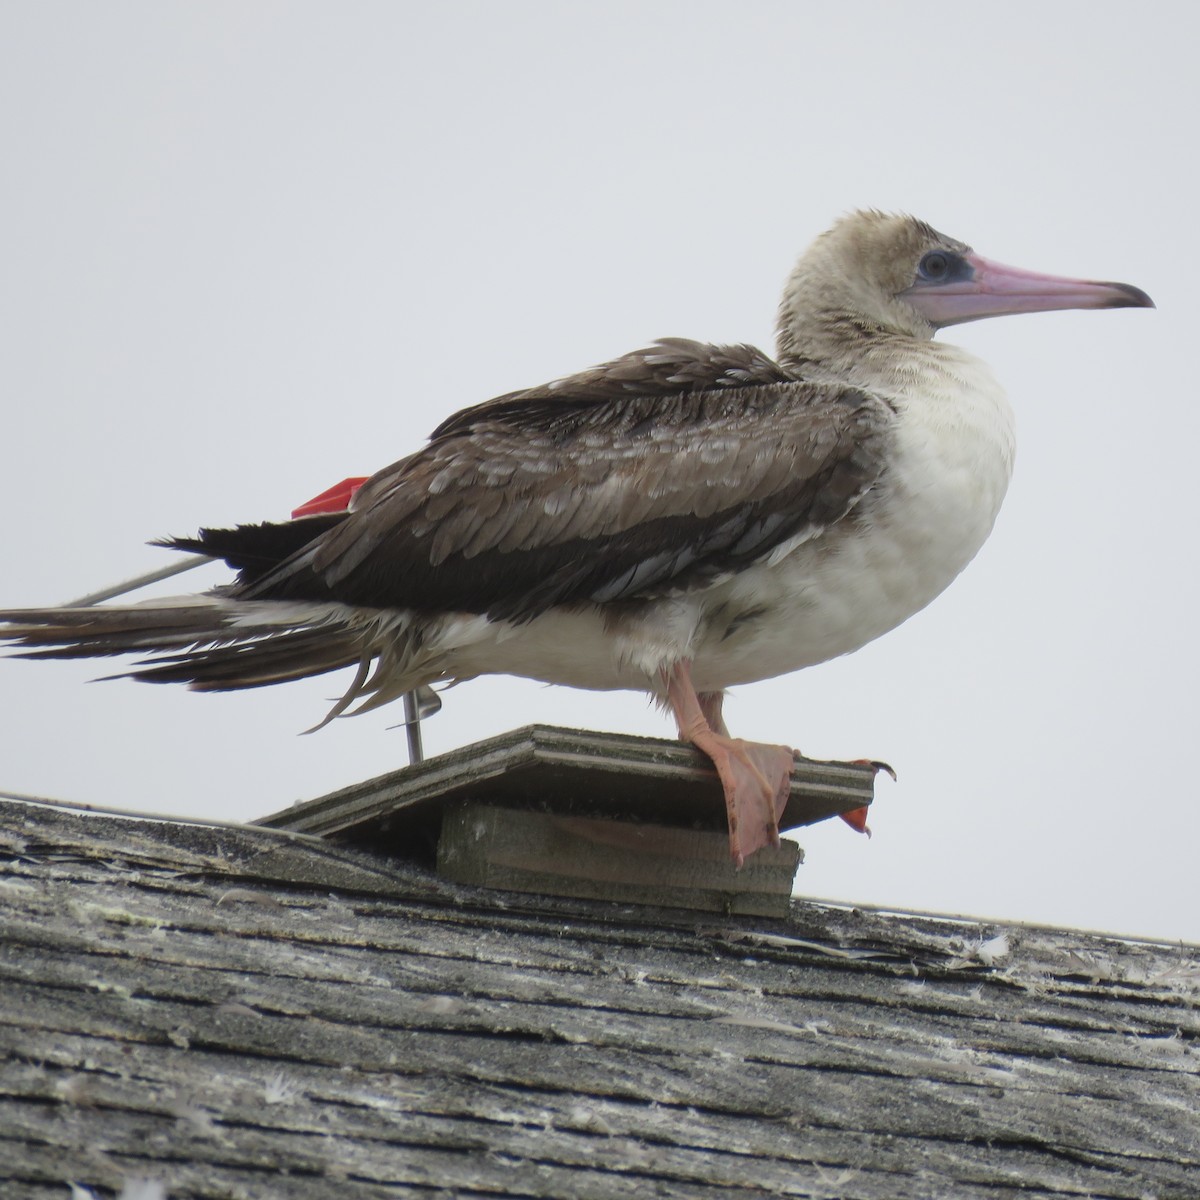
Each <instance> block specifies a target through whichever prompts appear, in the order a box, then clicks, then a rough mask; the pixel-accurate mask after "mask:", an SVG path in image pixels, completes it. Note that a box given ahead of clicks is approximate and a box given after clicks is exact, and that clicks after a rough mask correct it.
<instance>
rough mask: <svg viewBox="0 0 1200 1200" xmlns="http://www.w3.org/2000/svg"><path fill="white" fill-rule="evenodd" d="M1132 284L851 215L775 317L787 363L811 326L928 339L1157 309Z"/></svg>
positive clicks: (918, 227)
mask: <svg viewBox="0 0 1200 1200" xmlns="http://www.w3.org/2000/svg"><path fill="white" fill-rule="evenodd" d="M1153 307H1154V302H1153V301H1152V300H1151V299H1150V297H1149V296H1147V295H1146V293H1145V292H1143V291H1142V290H1141V289H1140V288H1136V287H1133V286H1131V285H1130V284H1127V283H1107V282H1098V281H1094V280H1088V279H1067V278H1064V277H1062V276H1058V275H1040V274H1037V273H1035V272H1032V271H1023V270H1019V269H1018V268H1016V267H1006V266H1003V265H1001V264H1000V263H996V262H992V261H990V260H989V259H986V258H983V257H982V256H980V255H978V254H976V253H975V252H974V251H973V250H972V249H971V247H970V246H967V245H965V244H964V243H963V242H959V241H956V240H955V239H954V238H952V237H947V236H946V235H945V234H944V233H939V232H938V231H937V230H936V229H934V228H933V227H932V226H930V225H927V224H926V223H925V222H924V221H918V220H917V219H916V218H915V217H909V216H902V215H894V214H890V213H881V212H874V211H866V212H856V213H851V214H850V215H849V216H846V217H843V218H842V219H841V220H840V221H839V222H838V223H837V224H836V225H835V226H834V227H833V228H832V229H830V230H829V231H828V232H826V233H824V234H822V235H821V236H820V237H819V238H817V240H816V241H815V242H814V243H813V244H812V246H811V247H809V249H808V251H807V253H805V255H804V257H803V258H801V259H800V261H799V263H797V265H796V269H795V270H794V271H793V272H792V275H791V277H790V278H789V280H788V284H787V288H786V290H785V292H784V297H783V303H782V305H781V307H780V313H779V342H780V352H781V355H783V356H787V355H793V356H797V355H798V356H803V354H804V349H805V346H804V342H805V339H806V338H811V337H813V336H814V334H815V332H816V330H815V328H814V325H824V326H825V327H826V328H827V329H832V330H836V329H839V328H840V329H842V331H843V333H846V332H849V333H850V335H851V336H853V335H854V334H853V331H860V332H864V333H865V332H870V331H872V330H877V331H880V332H884V333H891V334H899V335H901V336H907V337H913V338H918V339H928V338H931V337H933V335H934V334H935V333H936V332H937V331H938V330H939V329H942V328H944V327H945V326H947V325H958V324H961V323H962V322H964V321H977V320H979V319H980V318H982V317H998V316H1003V315H1005V314H1006V313H1023V312H1049V311H1051V310H1053V309H1063V308H1153Z"/></svg>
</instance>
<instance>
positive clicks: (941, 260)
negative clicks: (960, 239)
mask: <svg viewBox="0 0 1200 1200" xmlns="http://www.w3.org/2000/svg"><path fill="white" fill-rule="evenodd" d="M917 272H918V274H919V275H920V276H921V278H922V279H932V280H934V281H937V280H939V279H945V278H946V276H947V275H948V274H949V273H950V256H949V255H948V254H943V253H942V251H940V250H931V251H930V252H929V253H928V254H927V255H925V257H924V258H923V259H921V261H920V263H918V264H917Z"/></svg>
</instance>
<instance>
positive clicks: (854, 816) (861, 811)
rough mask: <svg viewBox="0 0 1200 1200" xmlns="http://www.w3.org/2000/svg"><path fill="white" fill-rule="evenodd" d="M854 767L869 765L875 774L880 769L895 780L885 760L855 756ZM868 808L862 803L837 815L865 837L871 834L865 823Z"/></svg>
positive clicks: (893, 772) (894, 773)
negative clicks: (859, 806) (858, 806)
mask: <svg viewBox="0 0 1200 1200" xmlns="http://www.w3.org/2000/svg"><path fill="white" fill-rule="evenodd" d="M853 762H854V765H855V766H856V767H870V768H871V769H872V770H873V771H874V772H875V774H876V775H878V774H879V772H880V771H884V772H886V773H887V774H888V775H890V776H891V777H892V780H893V781H895V778H896V772H895V771H893V770H892V768H891V767H890V766H888V764H887V763H885V762H878V761H877V760H876V759H873V758H856V759H854V760H853ZM868 811H869V810H868V809H867V807H866V806H865V805H864V806H863V807H862V808H852V809H851V810H850V811H849V812H844V813H838V816H840V817H841V818H842V820H843V821H845V822H846V824H847V825H849V826H850V828H851V829H855V830H857V831H858V832H859V833H865V834H866V835H867V837H870V836H871V827H870V826H869V825H868V824H867V812H868Z"/></svg>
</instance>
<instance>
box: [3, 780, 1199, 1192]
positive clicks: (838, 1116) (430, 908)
mask: <svg viewBox="0 0 1200 1200" xmlns="http://www.w3.org/2000/svg"><path fill="white" fill-rule="evenodd" d="M0 851H2V852H3V856H4V863H3V875H2V876H0V927H2V929H3V945H2V946H0V1195H2V1196H3V1197H5V1198H6V1200H8V1198H10V1197H12V1198H14V1200H32V1198H34V1197H36V1198H38V1200H42V1198H46V1200H49V1198H50V1197H54V1198H56V1200H66V1198H67V1197H68V1196H69V1195H70V1192H69V1190H68V1184H69V1183H72V1182H74V1183H77V1184H79V1185H83V1186H87V1187H90V1188H93V1189H95V1191H96V1194H97V1195H99V1196H105V1195H110V1194H111V1193H112V1191H113V1190H115V1189H117V1188H119V1187H120V1185H121V1183H122V1181H123V1180H125V1179H128V1178H131V1177H139V1176H142V1177H145V1176H151V1177H155V1178H158V1179H161V1180H162V1181H163V1183H164V1184H165V1185H166V1188H167V1192H168V1195H170V1196H171V1197H174V1198H175V1200H183V1198H187V1197H197V1198H198V1197H204V1198H206V1200H208V1198H213V1200H216V1198H218V1197H220V1198H226V1200H232V1198H238V1200H240V1198H245V1200H264V1198H268V1197H269V1198H274V1197H281V1198H292V1197H295V1198H297V1200H301V1198H303V1200H315V1198H317V1197H328V1196H332V1195H337V1196H338V1197H346V1198H348V1200H359V1198H363V1200H366V1198H368V1197H370V1198H372V1200H373V1198H375V1197H380V1198H382V1197H397V1196H408V1195H411V1196H464V1197H467V1196H491V1197H518V1196H520V1197H549V1196H561V1197H578V1198H580V1200H589V1198H593V1197H595V1198H600V1197H630V1198H633V1197H638V1198H639V1200H640V1198H642V1197H647V1196H660V1197H678V1198H680V1200H682V1198H685V1197H686V1198H693V1197H699V1198H704V1197H717V1196H740V1197H753V1196H768V1195H769V1196H776V1195H787V1196H814V1197H815V1196H820V1197H838V1198H840V1200H852V1198H855V1197H859V1198H862V1200H875V1198H882V1197H887V1198H899V1197H911V1198H912V1200H928V1198H930V1197H941V1196H953V1197H956V1198H958V1197H961V1198H965V1200H972V1198H975V1197H979V1198H982V1197H988V1198H989V1200H996V1198H997V1197H1003V1196H1006V1195H1012V1196H1014V1197H1015V1196H1016V1195H1017V1194H1018V1193H1019V1194H1020V1195H1021V1196H1022V1197H1029V1196H1038V1197H1050V1196H1053V1197H1083V1196H1094V1197H1113V1198H1122V1200H1124V1198H1129V1200H1134V1198H1142V1197H1147V1196H1154V1197H1158V1198H1160V1200H1166V1198H1172V1197H1180V1198H1182V1197H1195V1196H1196V1195H1197V1194H1200V1184H1198V1183H1197V1179H1198V1178H1200V1134H1198V1132H1197V1116H1196V1114H1197V1110H1198V1107H1200V1082H1198V1078H1197V1067H1198V1066H1200V1054H1198V1052H1197V1040H1196V1039H1197V1035H1198V1034H1200V1013H1198V1008H1197V1005H1198V1001H1200V968H1198V967H1197V961H1196V957H1195V950H1194V948H1188V947H1169V946H1162V945H1156V944H1146V943H1133V942H1128V941H1121V940H1117V939H1109V938H1102V937H1096V936H1088V935H1083V934H1078V933H1074V932H1064V931H1046V930H1034V929H1028V928H1013V929H1009V930H999V929H997V928H994V927H988V928H983V927H980V926H978V925H974V924H971V923H966V922H952V921H939V920H933V919H925V918H917V917H911V916H894V915H882V914H872V913H863V912H850V911H845V910H841V909H836V908H829V907H821V906H815V905H810V904H798V905H796V906H795V907H794V909H793V914H792V916H791V918H790V919H789V920H787V921H771V920H765V919H763V918H723V917H722V918H714V917H712V916H711V915H710V914H703V915H696V916H689V915H688V914H686V913H684V912H681V911H679V910H659V909H649V908H635V907H619V906H615V905H606V904H601V903H598V902H588V901H570V900H548V899H543V898H539V897H534V896H520V895H516V894H506V893H500V892H489V891H485V890H482V889H480V890H472V889H468V888H463V887H458V886H454V885H450V884H447V883H445V882H443V881H440V880H438V879H437V878H435V877H434V876H432V875H430V874H428V873H426V872H424V871H422V870H420V869H418V868H415V867H409V866H404V865H400V864H395V863H389V862H387V861H385V860H381V859H378V858H375V857H373V856H371V855H370V854H367V853H364V852H360V851H356V850H350V849H345V848H339V847H336V846H330V845H328V844H324V843H321V842H317V841H315V840H312V839H308V838H303V837H298V836H295V835H285V834H282V833H279V832H276V831H270V830H253V829H233V828H214V827H208V826H203V825H187V824H180V823H163V822H155V821H150V820H138V819H131V818H117V817H110V816H102V815H85V814H81V813H78V812H71V811H65V810H62V809H53V808H48V807H43V806H39V805H26V804H19V803H7V804H0Z"/></svg>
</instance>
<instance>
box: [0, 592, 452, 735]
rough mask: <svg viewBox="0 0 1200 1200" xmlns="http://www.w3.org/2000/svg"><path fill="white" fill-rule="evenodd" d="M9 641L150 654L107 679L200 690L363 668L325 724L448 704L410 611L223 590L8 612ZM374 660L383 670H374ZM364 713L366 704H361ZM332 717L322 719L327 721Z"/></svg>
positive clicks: (49, 652) (46, 651)
mask: <svg viewBox="0 0 1200 1200" xmlns="http://www.w3.org/2000/svg"><path fill="white" fill-rule="evenodd" d="M0 641H4V642H7V643H8V645H9V646H10V647H12V648H13V650H14V651H15V653H14V654H13V655H12V657H15V658H35V659H41V658H57V659H76V658H105V657H111V656H114V655H119V654H134V655H144V656H145V657H143V658H142V659H141V660H140V661H138V662H136V663H134V664H133V666H132V667H131V669H130V670H128V671H123V672H120V673H119V674H117V675H115V676H108V678H127V679H137V680H141V681H143V682H146V683H183V684H186V685H187V686H188V687H189V688H191V689H192V690H194V691H203V692H219V691H237V690H240V689H243V688H254V687H265V686H267V685H269V684H274V683H286V682H290V681H293V680H297V679H305V678H308V677H310V676H315V675H324V674H327V673H328V672H330V671H336V670H338V669H339V668H342V667H348V666H353V667H357V668H358V671H357V674H356V675H355V677H354V679H353V680H352V682H351V683H350V686H349V687H348V688H347V690H346V692H345V694H344V695H343V697H342V698H341V699H340V700H339V701H338V703H337V704H336V705H335V706H334V708H333V710H332V711H331V712H330V714H329V716H328V717H327V718H326V721H328V720H331V719H332V718H333V717H335V716H340V715H341V714H342V713H344V712H346V711H347V710H349V709H350V707H351V706H352V705H354V704H357V705H358V706H359V709H361V708H363V707H367V706H369V707H372V708H373V707H375V706H376V705H377V704H378V703H381V702H382V701H381V700H380V696H381V694H384V695H386V698H387V699H392V698H394V697H395V696H398V695H400V694H402V693H403V692H406V691H413V690H416V691H418V692H419V703H420V711H421V714H422V715H426V714H428V713H431V712H436V711H437V709H438V708H439V707H440V701H438V700H437V698H436V696H434V695H433V693H432V692H431V691H430V690H429V688H428V687H426V686H425V685H426V684H428V683H430V682H431V681H432V680H434V679H436V678H437V677H438V673H437V671H436V669H433V670H431V669H430V668H431V665H432V664H431V663H430V662H429V660H428V658H425V659H424V660H423V662H422V664H421V665H420V666H417V664H416V663H415V661H414V656H415V655H417V652H418V651H419V649H420V644H421V636H420V632H419V631H418V630H417V629H416V628H414V626H413V624H412V622H411V619H410V618H409V617H407V616H406V615H405V614H402V613H384V612H381V611H379V610H375V609H362V608H353V607H351V606H349V605H343V604H317V603H304V602H293V601H262V600H255V601H239V600H234V599H229V598H227V597H223V596H219V595H209V596H201V597H197V596H192V597H185V598H180V599H178V600H165V601H149V602H147V603H144V604H136V605H119V606H118V605H96V606H93V607H86V608H41V609H14V610H9V611H0ZM372 664H374V665H375V670H374V671H372V670H371V666H372ZM356 711H357V710H356ZM325 723H326V722H322V724H325Z"/></svg>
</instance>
